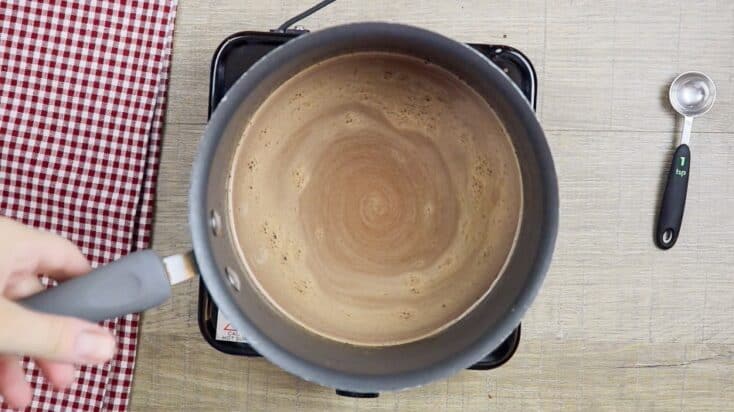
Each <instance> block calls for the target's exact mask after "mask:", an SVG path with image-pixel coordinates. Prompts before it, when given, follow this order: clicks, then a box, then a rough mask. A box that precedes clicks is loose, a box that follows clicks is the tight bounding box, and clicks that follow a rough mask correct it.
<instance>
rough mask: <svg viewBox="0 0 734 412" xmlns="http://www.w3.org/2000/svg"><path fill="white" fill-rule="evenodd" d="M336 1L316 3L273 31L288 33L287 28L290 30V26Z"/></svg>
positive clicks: (326, 0)
mask: <svg viewBox="0 0 734 412" xmlns="http://www.w3.org/2000/svg"><path fill="white" fill-rule="evenodd" d="M335 1H336V0H322V1H320V2H318V3H316V4H315V5H314V6H313V7H311V8H310V9H308V10H306V11H304V12H303V13H300V14H297V15H295V16H293V17H291V18H290V19H288V20H286V21H285V23H283V24H281V25H280V27H278V28H277V29H276V30H275V31H276V32H279V33H285V32H287V31H288V28H290V27H291V26H292V25H294V24H296V23H298V22H299V21H301V20H303V19H305V18H306V17H308V16H310V15H312V14H314V13H316V12H317V11H319V10H321V9H323V8H324V7H326V6H328V5H329V4H331V3H333V2H335Z"/></svg>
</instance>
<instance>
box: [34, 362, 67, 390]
mask: <svg viewBox="0 0 734 412" xmlns="http://www.w3.org/2000/svg"><path fill="white" fill-rule="evenodd" d="M36 363H37V364H38V367H39V368H41V371H43V376H45V377H46V379H47V380H48V381H49V382H51V384H52V385H53V386H54V388H55V389H56V390H64V389H66V388H68V387H69V386H70V385H71V384H72V382H74V380H75V373H76V370H75V368H74V365H71V364H68V363H59V362H53V361H49V360H46V359H37V360H36Z"/></svg>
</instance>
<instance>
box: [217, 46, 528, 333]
mask: <svg viewBox="0 0 734 412" xmlns="http://www.w3.org/2000/svg"><path fill="white" fill-rule="evenodd" d="M231 176H232V178H231V181H230V182H229V188H230V208H231V210H230V213H232V222H233V224H234V230H235V233H236V235H237V236H236V237H237V242H238V243H239V246H240V250H241V252H242V254H243V256H242V257H243V259H244V260H245V261H246V262H247V264H248V266H249V268H250V269H251V273H250V274H249V276H250V280H251V281H253V282H254V283H255V284H256V285H257V286H258V289H259V290H260V291H261V292H262V293H263V294H264V295H265V296H266V297H267V299H268V300H269V301H270V302H271V303H272V304H273V305H274V306H275V307H277V308H278V309H279V310H280V311H281V312H282V313H283V314H284V315H286V316H287V317H289V318H290V319H292V320H293V321H295V322H297V323H299V324H300V325H302V326H303V327H305V328H307V329H309V330H311V331H312V332H314V333H317V334H319V335H322V336H325V337H328V338H330V339H334V340H338V341H342V342H347V343H352V344H357V345H369V346H385V345H395V344H400V343H405V342H410V341H414V340H417V339H420V338H423V337H427V336H429V335H431V334H434V333H436V332H438V331H440V330H441V329H443V328H445V327H447V326H448V325H450V324H451V323H453V322H455V321H456V320H458V319H459V318H460V317H461V316H462V315H463V314H464V313H466V312H467V311H468V310H469V309H470V308H471V307H472V306H473V305H474V304H475V303H476V302H477V301H478V300H479V299H481V298H482V297H483V296H484V295H485V294H486V293H487V292H488V291H489V289H490V287H491V286H492V284H493V282H494V281H495V280H496V279H497V277H498V276H499V275H500V273H501V272H502V269H503V266H504V264H505V261H506V260H507V257H508V255H509V253H510V251H511V249H512V247H513V244H514V239H515V234H516V232H517V228H518V224H519V220H520V210H521V207H522V184H521V178H520V170H519V167H518V163H517V158H516V156H515V152H514V149H513V147H512V144H511V143H510V140H509V138H508V137H507V135H506V133H505V131H504V130H503V127H502V125H501V123H500V121H499V119H498V118H497V116H496V115H495V113H494V112H493V111H492V109H491V108H490V107H489V105H488V104H487V103H486V102H485V101H484V100H483V99H482V98H481V97H480V96H479V95H477V94H476V93H475V92H474V91H473V90H472V89H471V88H469V87H468V86H467V85H466V84H464V83H463V82H462V81H461V80H460V79H458V78H457V77H455V76H454V75H452V74H450V73H449V72H447V71H445V70H443V69H441V68H440V67H438V66H436V65H434V64H431V63H427V62H424V61H422V60H418V59H413V58H410V57H406V56H401V55H397V54H389V53H358V54H350V55H345V56H341V57H337V58H333V59H330V60H327V61H325V62H322V63H319V64H317V65H314V66H312V67H310V68H309V69H307V70H305V71H303V72H301V73H299V74H298V75H297V76H295V77H293V78H292V79H290V80H289V81H287V82H286V83H285V84H283V85H282V86H281V87H279V88H278V89H277V90H276V91H275V92H274V93H272V95H271V96H269V97H268V98H267V99H266V100H265V102H264V103H263V104H262V105H261V107H260V108H259V109H258V111H257V112H256V114H255V115H254V117H253V119H252V121H251V123H250V125H249V126H248V128H247V129H246V130H245V132H244V136H243V139H242V143H241V144H240V146H239V147H238V149H237V152H236V154H235V161H234V164H233V170H232V174H231Z"/></svg>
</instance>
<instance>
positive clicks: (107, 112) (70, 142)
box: [0, 0, 176, 411]
mask: <svg viewBox="0 0 734 412" xmlns="http://www.w3.org/2000/svg"><path fill="white" fill-rule="evenodd" d="M175 10H176V0H139V1H99V2H96V1H87V0H69V1H63V0H59V1H50V0H34V1H12V0H9V1H8V0H0V214H2V215H5V216H9V217H11V218H14V219H16V220H19V221H21V222H23V223H26V224H30V225H32V226H35V227H40V228H44V229H46V230H50V231H53V232H56V233H59V234H61V235H62V236H64V237H67V238H69V239H71V240H72V241H74V242H75V243H76V244H77V245H79V246H80V247H81V249H82V251H83V252H84V254H85V255H86V256H87V257H88V258H89V259H90V261H91V262H92V263H93V265H94V266H98V265H101V264H104V263H106V262H109V261H111V260H114V259H117V258H119V257H121V256H123V255H126V254H128V253H129V252H130V251H131V250H133V249H137V248H143V247H147V246H148V245H149V243H150V232H151V224H152V216H153V196H154V189H155V182H156V176H157V168H158V160H159V152H160V139H161V128H162V124H163V122H162V119H163V113H164V111H165V97H166V86H167V80H168V67H169V64H170V55H171V44H172V37H173V23H174V17H175ZM104 325H105V326H107V327H109V328H110V329H111V330H112V331H113V332H114V334H115V335H116V336H117V340H118V353H117V355H116V357H115V359H114V360H112V361H111V362H109V363H107V364H105V365H104V366H101V367H82V369H81V371H80V373H79V378H78V380H77V382H76V383H75V384H74V385H73V386H72V387H71V388H70V389H68V390H67V391H65V392H56V391H54V390H53V389H52V388H51V386H50V385H49V384H48V383H46V381H45V380H44V378H43V376H42V375H40V374H39V372H38V370H37V369H36V368H35V366H34V365H33V363H32V362H31V361H26V366H27V371H28V372H27V375H28V378H29V379H30V381H31V383H32V385H33V387H34V395H35V396H34V399H33V403H32V405H31V407H30V408H29V410H33V411H36V410H39V411H40V410H103V411H120V410H125V409H126V408H127V402H128V395H129V391H130V385H131V381H132V376H133V368H134V365H135V347H136V343H137V331H138V316H137V315H128V316H126V317H123V318H118V319H115V320H113V321H106V322H105V323H104ZM3 408H5V406H0V409H3Z"/></svg>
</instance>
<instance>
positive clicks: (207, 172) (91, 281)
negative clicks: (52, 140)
mask: <svg viewBox="0 0 734 412" xmlns="http://www.w3.org/2000/svg"><path fill="white" fill-rule="evenodd" d="M363 51H364V52H374V51H382V52H390V53H398V54H404V55H408V56H413V57H417V58H420V59H424V60H426V61H430V62H432V63H434V64H436V65H438V66H440V67H441V68H443V69H445V70H448V71H449V72H451V73H453V74H455V75H456V76H458V77H459V78H460V79H462V80H463V81H464V82H466V84H468V85H469V86H470V87H471V88H472V89H473V90H474V91H475V92H476V93H477V94H478V95H479V96H481V97H482V98H483V99H485V100H486V102H487V103H488V104H489V106H491V107H492V109H493V110H494V111H495V112H496V113H497V115H498V117H499V119H500V120H501V121H502V123H503V126H504V128H505V130H506V132H507V134H508V135H509V137H510V139H511V141H512V144H513V145H514V149H515V151H516V153H517V158H518V160H519V165H520V174H521V178H522V196H523V202H522V210H521V223H520V226H519V229H518V233H517V234H516V236H517V237H516V243H515V247H514V248H513V250H512V252H511V254H510V256H509V258H508V261H507V263H506V266H505V270H504V272H503V274H502V276H500V278H499V279H498V280H497V281H496V282H495V284H494V285H493V287H492V288H491V290H490V291H489V293H487V294H486V295H485V296H484V297H483V298H482V300H481V301H480V302H478V303H477V304H476V305H475V306H474V307H473V309H472V310H471V311H470V312H468V313H467V314H466V315H465V316H463V317H462V318H461V319H459V320H458V321H457V322H455V323H453V324H452V325H451V326H449V327H447V328H446V329H444V330H443V331H441V332H440V333H438V334H436V335H433V336H430V337H428V338H425V339H420V340H417V341H414V342H410V343H406V344H400V345H394V346H387V347H362V346H356V345H350V344H345V343H341V342H337V341H333V340H330V339H327V338H324V337H321V336H317V335H315V334H313V333H311V332H309V331H307V330H306V329H304V328H302V327H301V326H299V325H297V324H296V323H294V322H292V321H290V320H289V319H287V318H285V317H283V316H281V315H280V314H279V313H278V312H277V311H276V309H275V308H273V307H272V305H270V304H269V303H268V301H267V300H266V299H264V298H263V297H262V296H261V294H260V293H258V291H257V290H256V288H255V287H254V286H253V284H252V282H250V281H248V279H247V277H246V276H244V275H245V274H246V273H247V272H246V270H247V267H246V265H244V264H243V262H242V261H241V259H240V258H239V253H238V250H237V247H236V246H235V245H236V244H237V242H235V241H234V234H233V233H232V229H231V226H232V225H231V222H230V221H229V219H230V217H229V216H228V214H227V212H226V204H227V187H226V182H227V179H228V174H229V172H230V165H231V163H232V161H233V154H234V153H235V148H236V147H237V145H238V143H239V142H240V139H242V136H243V130H244V128H245V127H246V125H247V122H248V120H249V119H250V118H251V116H252V115H253V113H254V112H255V110H256V109H257V108H258V106H259V105H260V104H261V103H262V102H263V101H264V99H265V98H266V97H268V96H269V94H270V93H272V92H273V91H274V90H275V89H276V88H277V87H278V86H279V85H281V84H283V82H285V81H286V80H288V79H290V78H292V77H293V76H294V75H295V74H297V73H299V72H300V71H302V70H304V69H305V68H307V67H309V66H312V65H313V64H315V63H317V62H320V61H323V60H326V59H329V58H332V57H335V56H340V55H343V54H347V53H355V52H363ZM189 225H190V230H191V239H192V243H193V252H189V253H186V254H182V255H177V256H171V257H168V258H165V259H161V258H159V257H158V256H157V255H156V254H155V253H154V252H152V251H150V250H144V251H138V252H134V253H131V254H130V255H128V256H126V257H124V258H122V259H120V260H118V261H116V262H114V263H112V264H109V265H107V266H104V267H101V268H98V269H96V270H95V271H94V272H92V273H91V274H89V275H87V276H84V277H81V278H78V279H74V280H72V281H69V282H65V283H62V284H61V285H59V286H57V287H55V288H51V289H48V290H47V291H44V292H42V293H39V294H37V295H34V296H32V297H29V298H27V299H26V300H24V301H23V302H22V303H23V304H24V305H26V306H28V307H30V308H34V309H37V310H41V311H46V312H52V313H57V314H62V315H69V316H77V317H81V318H86V319H90V320H95V321H98V320H102V319H107V318H112V317H115V316H119V315H123V314H126V313H131V312H138V311H143V310H145V309H148V308H151V307H154V306H156V305H159V304H161V303H162V302H163V301H165V300H166V299H167V298H168V297H169V296H170V294H171V289H170V284H171V283H175V282H177V281H181V280H185V279H187V278H189V277H191V276H193V275H194V274H195V273H197V272H198V273H199V274H200V275H201V276H202V278H203V280H204V283H205V284H206V287H207V289H208V290H209V292H210V294H211V296H212V298H213V299H214V301H215V302H216V304H217V306H218V307H219V308H220V309H221V310H222V311H223V312H224V314H225V315H226V317H227V319H229V320H230V321H231V322H232V323H233V324H234V325H235V326H236V328H237V329H238V330H239V331H240V332H241V333H242V334H243V335H244V336H246V337H247V339H248V342H249V343H250V344H251V345H252V346H253V347H254V348H255V349H256V350H257V351H258V352H259V353H261V354H262V355H263V356H265V357H266V358H267V359H269V360H270V361H271V362H273V363H274V364H276V365H278V366H279V367H281V368H283V369H285V370H286V371H289V372H291V373H293V374H295V375H297V376H299V377H301V378H303V379H305V380H307V381H312V382H315V383H318V384H321V385H324V386H329V387H332V388H338V389H342V390H347V391H353V392H362V393H365V392H381V391H390V390H399V389H404V388H409V387H414V386H419V385H422V384H426V383H428V382H430V381H433V380H436V379H440V378H444V377H447V376H449V375H451V374H453V373H455V372H457V371H459V370H461V369H464V368H466V367H468V366H470V365H472V364H473V363H475V362H477V361H479V360H480V359H481V358H482V357H484V356H485V355H486V354H487V353H489V352H491V351H492V350H493V349H495V348H496V347H497V346H498V345H499V344H500V343H501V342H502V341H503V340H504V339H505V338H506V337H507V336H508V335H509V334H510V333H511V332H512V331H513V330H514V329H515V328H516V327H517V326H518V324H519V323H520V320H521V317H522V316H523V314H524V313H525V312H526V310H527V309H528V307H529V305H530V304H531V302H532V300H533V299H534V297H535V295H536V294H537V292H538V290H539V288H540V286H541V283H542V281H543V278H544V277H545V274H546V271H547V270H548V267H549V264H550V261H551V256H552V253H553V248H554V244H555V239H556V233H557V228H558V187H557V179H556V173H555V169H554V164H553V159H552V156H551V152H550V149H549V147H548V144H547V142H546V139H545V135H544V133H543V130H542V128H541V126H540V124H539V122H538V120H537V118H536V117H535V113H534V112H533V110H532V108H531V107H530V105H529V104H528V102H527V101H526V100H525V98H524V97H523V96H522V93H521V92H520V90H519V89H517V87H516V86H515V85H514V84H513V83H512V81H511V80H510V79H509V78H508V77H506V75H505V74H504V73H503V72H502V70H500V69H499V68H498V67H497V66H495V65H494V64H493V63H492V62H490V61H489V60H488V59H486V58H485V57H483V56H482V55H480V54H479V53H477V52H475V51H474V50H472V49H471V48H469V47H468V46H465V45H463V44H461V43H459V42H456V41H454V40H451V39H449V38H446V37H444V36H442V35H439V34H436V33H433V32H430V31H426V30H424V29H420V28H416V27H410V26H405V25H398V24H388V23H356V24H349V25H343V26H337V27H333V28H328V29H324V30H321V31H317V32H313V33H308V34H304V35H301V36H299V37H298V38H296V39H294V40H292V41H289V42H288V43H286V44H285V45H283V46H281V47H279V48H278V49H276V50H274V51H273V52H271V53H269V54H268V55H267V56H265V57H264V58H262V59H261V60H260V61H259V62H257V63H256V64H255V65H254V66H252V68H251V69H250V70H248V71H247V72H246V73H245V74H244V75H243V76H242V77H241V78H240V79H239V80H238V81H237V82H236V83H235V84H234V85H233V86H232V88H231V89H230V90H229V91H228V93H227V94H226V96H225V97H224V98H223V99H222V100H221V102H220V103H219V105H218V107H217V109H216V110H215V111H214V113H213V114H212V116H211V119H210V121H209V123H208V125H207V126H206V129H205V131H204V135H203V138H202V141H201V144H200V147H199V152H198V154H197V157H196V160H195V162H194V165H193V171H192V178H191V188H190V192H189Z"/></svg>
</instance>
